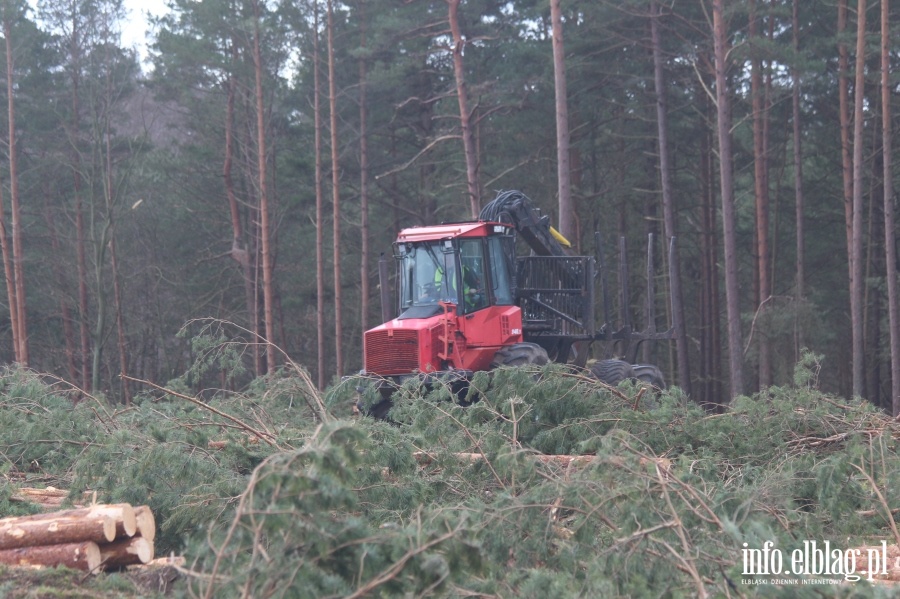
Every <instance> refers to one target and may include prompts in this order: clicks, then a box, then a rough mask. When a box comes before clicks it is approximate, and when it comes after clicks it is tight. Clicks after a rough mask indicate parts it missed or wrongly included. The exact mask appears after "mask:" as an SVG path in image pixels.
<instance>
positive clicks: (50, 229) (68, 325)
mask: <svg viewBox="0 0 900 599" xmlns="http://www.w3.org/2000/svg"><path fill="white" fill-rule="evenodd" d="M49 196H50V192H49V191H47V192H46V197H48V198H49ZM44 222H46V223H47V234H48V235H49V236H50V247H51V248H52V249H53V254H54V255H55V256H59V257H62V256H63V255H64V250H63V249H62V245H61V244H60V243H59V235H58V234H57V231H56V219H55V218H53V210H52V209H51V208H50V203H49V202H47V203H46V204H45V206H44ZM53 275H54V276H55V277H56V280H57V283H58V285H59V286H60V293H59V313H60V317H61V318H62V324H63V336H64V338H65V342H66V367H67V371H68V376H69V380H70V381H72V382H73V383H74V382H75V381H77V380H78V367H77V366H76V364H75V354H76V350H75V327H74V326H73V325H72V310H71V309H70V308H69V302H68V295H69V294H68V290H67V289H66V287H67V286H66V285H65V282H66V276H65V267H64V266H63V262H62V261H60V260H54V261H53Z"/></svg>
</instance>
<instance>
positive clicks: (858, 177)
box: [850, 0, 866, 397]
mask: <svg viewBox="0 0 900 599" xmlns="http://www.w3.org/2000/svg"><path fill="white" fill-rule="evenodd" d="M856 12H857V15H856V19H857V21H856V80H855V83H854V90H853V103H854V105H853V219H852V230H851V233H852V235H851V241H852V245H851V250H850V264H851V266H852V270H851V273H850V328H851V331H852V335H853V343H852V348H853V361H852V364H853V395H854V396H858V397H861V396H863V394H864V382H863V380H864V379H863V377H864V375H865V338H864V326H865V323H864V320H863V294H864V292H865V288H864V281H863V124H864V123H863V102H864V101H865V69H866V62H865V60H866V0H858V2H857V11H856Z"/></svg>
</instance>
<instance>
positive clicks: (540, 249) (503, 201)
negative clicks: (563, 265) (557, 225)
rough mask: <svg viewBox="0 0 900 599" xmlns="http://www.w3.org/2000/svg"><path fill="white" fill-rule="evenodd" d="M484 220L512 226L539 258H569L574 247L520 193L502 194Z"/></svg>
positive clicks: (483, 212)
mask: <svg viewBox="0 0 900 599" xmlns="http://www.w3.org/2000/svg"><path fill="white" fill-rule="evenodd" d="M479 218H480V219H481V220H486V221H493V222H501V223H507V224H509V225H512V226H513V227H514V228H515V229H516V232H517V233H519V234H520V235H521V236H522V238H523V239H524V240H525V242H526V243H527V244H528V246H529V247H530V248H531V249H532V250H534V253H535V254H537V255H538V256H568V255H569V252H567V251H566V249H565V248H567V247H571V245H572V244H570V243H569V242H568V240H566V238H565V237H563V236H562V235H561V234H560V233H559V231H557V230H556V229H554V228H553V227H551V226H550V217H549V216H542V215H541V211H540V210H539V209H538V208H535V207H534V206H533V205H532V203H531V200H530V199H528V196H526V195H525V194H524V193H522V192H521V191H515V190H510V191H501V192H500V193H499V194H497V197H496V198H494V199H493V200H491V202H490V203H489V204H487V205H486V206H485V207H484V208H482V210H481V214H480V215H479Z"/></svg>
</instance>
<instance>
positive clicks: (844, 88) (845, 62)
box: [837, 0, 853, 394]
mask: <svg viewBox="0 0 900 599" xmlns="http://www.w3.org/2000/svg"><path fill="white" fill-rule="evenodd" d="M848 1H849V0H838V14H837V36H838V40H840V41H839V42H838V117H839V121H840V128H841V180H842V182H843V195H844V233H845V237H846V244H847V281H848V283H849V281H851V280H852V279H853V148H852V146H851V144H850V52H849V50H848V48H847V44H846V43H845V42H844V41H843V39H844V33H845V32H846V31H847V14H848V8H847V2H848ZM849 287H850V285H849V284H848V291H849ZM851 326H852V325H851ZM852 353H853V352H852V344H851V356H852ZM850 361H851V364H852V361H853V358H852V357H851V359H850ZM850 378H851V380H852V378H853V375H852V366H851V375H850ZM852 385H853V383H852V382H851V391H850V392H851V394H852V393H853V391H852Z"/></svg>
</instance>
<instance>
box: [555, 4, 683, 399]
mask: <svg viewBox="0 0 900 599" xmlns="http://www.w3.org/2000/svg"><path fill="white" fill-rule="evenodd" d="M658 19H659V3H658V1H657V0H651V2H650V45H651V46H652V50H653V82H654V87H655V91H656V127H657V132H658V134H657V138H658V141H659V175H660V187H661V188H662V202H663V224H664V226H665V237H666V239H673V238H677V232H676V222H675V194H674V189H673V185H672V167H671V163H670V156H669V109H668V98H667V95H666V82H665V73H664V70H663V58H662V48H661V44H660V39H659V24H658V22H657V21H658ZM560 213H562V210H560ZM560 226H562V225H560ZM663 246H664V247H667V246H668V244H663ZM672 254H673V255H672V257H671V263H672V264H673V265H674V268H673V269H672V272H671V273H670V277H671V279H672V288H671V289H670V290H669V292H670V293H671V294H672V300H673V301H672V307H673V310H672V324H673V326H674V328H675V349H676V352H677V355H678V358H677V360H678V382H679V384H680V385H681V388H682V389H684V391H685V393H687V394H688V395H691V369H690V362H689V359H688V343H687V331H686V329H685V326H684V303H683V301H684V298H683V296H682V291H681V262H680V260H679V258H678V245H677V243H676V244H675V245H674V246H673V248H672Z"/></svg>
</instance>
